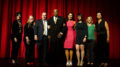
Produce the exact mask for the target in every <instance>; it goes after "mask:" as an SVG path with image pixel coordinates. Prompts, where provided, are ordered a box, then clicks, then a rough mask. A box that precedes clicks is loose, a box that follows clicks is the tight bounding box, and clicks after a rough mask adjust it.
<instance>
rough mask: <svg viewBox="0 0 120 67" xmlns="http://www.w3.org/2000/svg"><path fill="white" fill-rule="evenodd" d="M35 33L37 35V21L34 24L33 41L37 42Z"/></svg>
mask: <svg viewBox="0 0 120 67" xmlns="http://www.w3.org/2000/svg"><path fill="white" fill-rule="evenodd" d="M37 33H38V20H37V21H36V24H35V26H34V39H35V40H38V38H37Z"/></svg>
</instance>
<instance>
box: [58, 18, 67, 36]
mask: <svg viewBox="0 0 120 67" xmlns="http://www.w3.org/2000/svg"><path fill="white" fill-rule="evenodd" d="M62 19H63V20H62V23H63V26H62V29H61V32H60V33H61V34H62V35H63V34H64V33H65V31H66V30H67V26H66V20H65V19H64V18H62Z"/></svg>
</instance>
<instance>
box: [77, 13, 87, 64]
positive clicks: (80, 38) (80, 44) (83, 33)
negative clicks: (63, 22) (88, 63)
mask: <svg viewBox="0 0 120 67" xmlns="http://www.w3.org/2000/svg"><path fill="white" fill-rule="evenodd" d="M77 19H78V22H77V23H76V55H77V60H78V63H77V65H78V66H83V63H84V62H83V59H84V55H85V50H84V47H85V42H86V40H87V29H88V28H87V24H86V23H85V22H84V21H83V17H82V15H81V14H78V16H77ZM80 51H81V52H80ZM80 55H81V59H80Z"/></svg>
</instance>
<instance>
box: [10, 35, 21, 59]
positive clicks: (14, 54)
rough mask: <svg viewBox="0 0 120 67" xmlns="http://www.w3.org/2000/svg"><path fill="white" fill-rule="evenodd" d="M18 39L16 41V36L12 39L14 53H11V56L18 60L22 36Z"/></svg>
mask: <svg viewBox="0 0 120 67" xmlns="http://www.w3.org/2000/svg"><path fill="white" fill-rule="evenodd" d="M17 40H18V41H17V42H15V41H14V38H13V39H12V53H11V58H12V59H14V60H16V59H17V56H18V50H19V48H20V45H21V38H20V37H19V39H17Z"/></svg>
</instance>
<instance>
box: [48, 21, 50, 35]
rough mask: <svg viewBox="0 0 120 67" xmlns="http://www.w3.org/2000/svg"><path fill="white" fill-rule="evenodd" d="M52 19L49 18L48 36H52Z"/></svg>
mask: <svg viewBox="0 0 120 67" xmlns="http://www.w3.org/2000/svg"><path fill="white" fill-rule="evenodd" d="M50 21H51V20H50V19H49V20H48V36H51V22H50Z"/></svg>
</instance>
